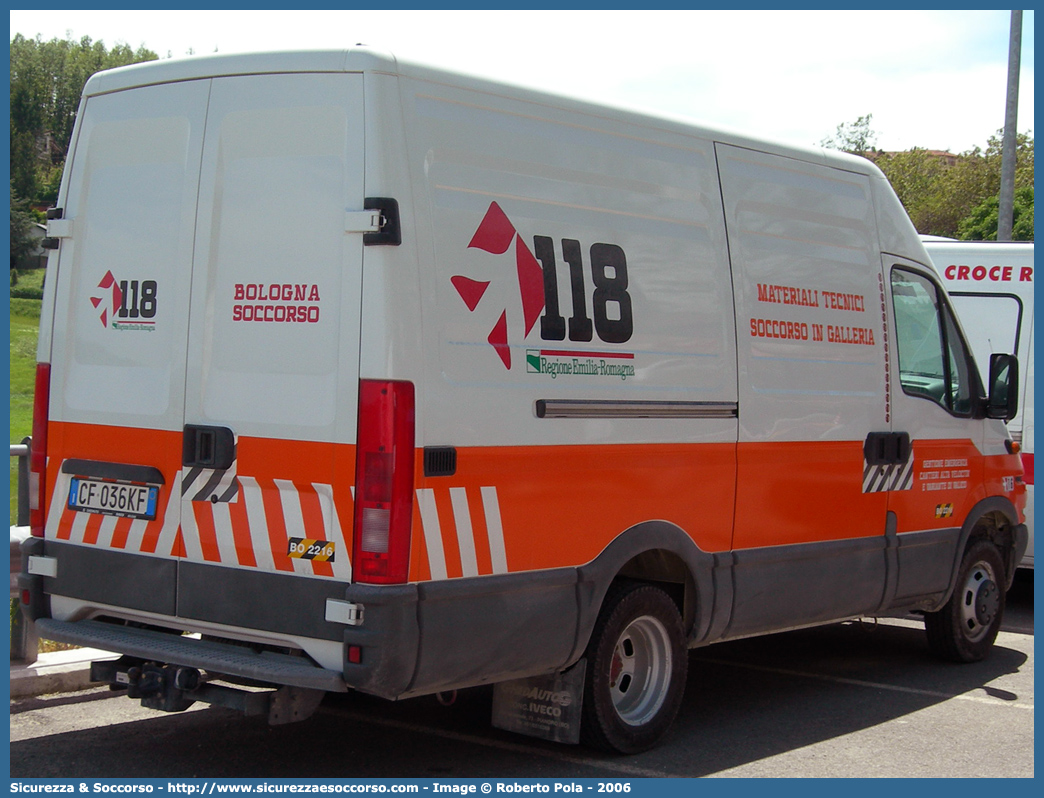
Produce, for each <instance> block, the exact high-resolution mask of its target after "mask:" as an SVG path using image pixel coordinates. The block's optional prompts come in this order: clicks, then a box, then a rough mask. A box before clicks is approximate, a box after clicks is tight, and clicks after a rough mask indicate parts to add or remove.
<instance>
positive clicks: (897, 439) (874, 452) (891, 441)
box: [863, 432, 910, 466]
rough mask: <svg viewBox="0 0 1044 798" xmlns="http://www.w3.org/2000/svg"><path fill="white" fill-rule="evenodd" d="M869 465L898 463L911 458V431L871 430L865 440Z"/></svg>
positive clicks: (865, 455) (864, 448)
mask: <svg viewBox="0 0 1044 798" xmlns="http://www.w3.org/2000/svg"><path fill="white" fill-rule="evenodd" d="M863 457H864V459H865V460H866V463H867V465H872V466H881V465H898V464H901V463H905V462H906V461H907V460H909V459H910V433H908V432H871V433H870V434H869V435H867V436H866V440H865V441H863Z"/></svg>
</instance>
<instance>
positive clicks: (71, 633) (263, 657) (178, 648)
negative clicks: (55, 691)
mask: <svg viewBox="0 0 1044 798" xmlns="http://www.w3.org/2000/svg"><path fill="white" fill-rule="evenodd" d="M36 628H37V630H38V631H39V633H40V636H41V637H44V638H46V639H48V640H57V641H59V642H63V643H73V644H75V645H80V646H88V647H92V648H100V649H104V650H106V651H117V652H119V653H121V654H124V655H127V656H131V657H140V658H141V659H143V660H149V661H157V662H162V663H166V664H172V665H184V666H186V667H191V668H200V669H202V670H205V671H208V672H211V673H218V674H224V675H228V676H239V677H243V678H247V679H255V680H257V681H260V682H268V683H272V684H286V685H292V686H294V687H304V688H308V689H311V690H325V691H334V692H345V691H346V690H347V689H348V688H347V685H345V683H344V680H343V679H342V678H341V674H339V673H334V672H333V671H328V670H325V669H323V668H320V667H318V666H317V665H315V664H314V663H312V662H311V661H310V660H308V659H305V658H304V657H295V656H291V655H288V654H278V653H275V652H271V651H261V652H257V651H253V650H251V649H249V648H246V647H244V646H238V645H233V644H229V643H219V642H215V641H210V640H198V639H196V638H193V637H183V636H181V635H176V634H171V633H169V632H161V631H158V630H153V629H141V628H137V627H132V626H123V625H120V624H113V623H105V622H102V621H76V622H70V621H58V620H55V619H54V618H40V619H38V620H37V621H36Z"/></svg>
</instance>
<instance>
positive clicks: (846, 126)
mask: <svg viewBox="0 0 1044 798" xmlns="http://www.w3.org/2000/svg"><path fill="white" fill-rule="evenodd" d="M873 118H874V115H873V114H867V115H866V116H861V117H859V118H858V119H856V121H855V122H845V123H843V124H840V125H838V126H837V130H835V131H834V135H833V136H828V137H827V138H825V139H823V140H822V141H821V142H819V146H821V147H826V148H827V149H831V150H842V151H844V152H850V153H852V154H853V155H862V156H864V157H866V156H867V155H869V154H871V153H873V152H874V145H875V144H876V143H877V134H876V133H875V132H874V130H873V128H871V127H870V122H871V121H873Z"/></svg>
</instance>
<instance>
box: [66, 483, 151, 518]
mask: <svg viewBox="0 0 1044 798" xmlns="http://www.w3.org/2000/svg"><path fill="white" fill-rule="evenodd" d="M158 499H159V488H158V487H156V486H155V485H128V484H125V483H121V482H103V481H101V480H96V479H83V478H82V477H73V480H72V484H71V485H70V486H69V509H70V510H75V511H77V512H81V513H102V514H103V515H115V516H119V517H120V518H144V519H146V520H148V521H151V520H152V519H154V518H155V517H156V504H157V502H158Z"/></svg>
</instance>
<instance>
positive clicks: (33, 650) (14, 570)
mask: <svg viewBox="0 0 1044 798" xmlns="http://www.w3.org/2000/svg"><path fill="white" fill-rule="evenodd" d="M31 440H32V439H31V438H23V439H22V442H21V443H20V444H11V457H17V458H18V516H17V518H18V523H17V525H16V526H12V527H11V662H24V663H26V664H29V663H33V662H36V658H37V653H38V646H39V640H38V639H37V637H36V629H35V628H34V627H33V624H31V623H26V621H25V617H24V616H23V615H22V611H21V607H20V605H19V603H18V573H19V571H21V570H22V541H23V540H25V539H26V538H27V537H29V444H30V442H31Z"/></svg>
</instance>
